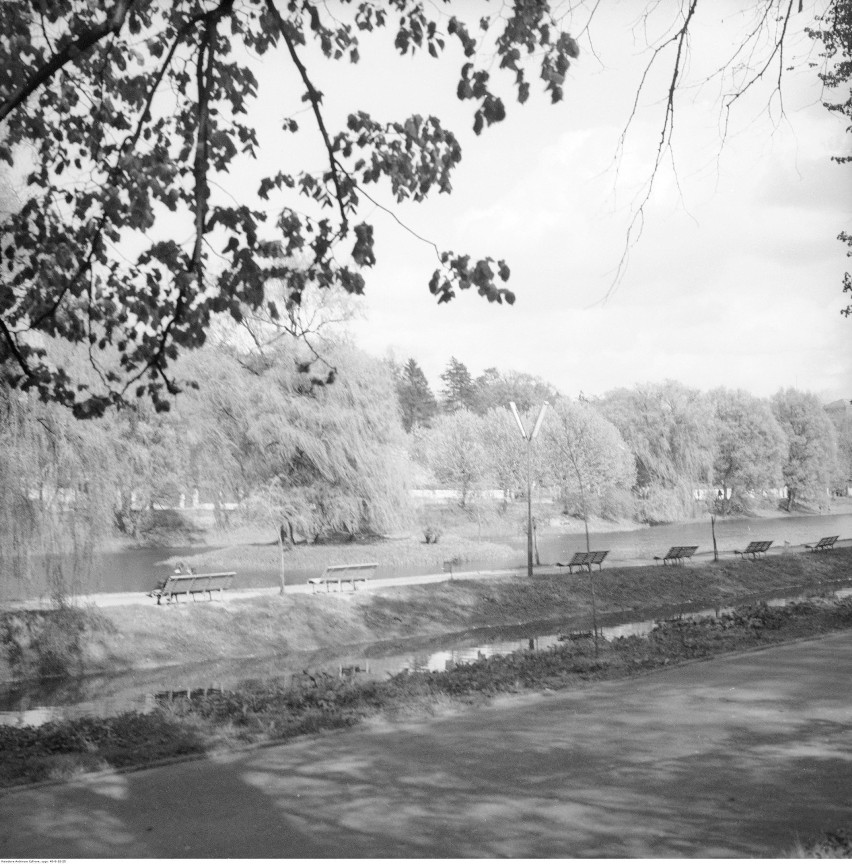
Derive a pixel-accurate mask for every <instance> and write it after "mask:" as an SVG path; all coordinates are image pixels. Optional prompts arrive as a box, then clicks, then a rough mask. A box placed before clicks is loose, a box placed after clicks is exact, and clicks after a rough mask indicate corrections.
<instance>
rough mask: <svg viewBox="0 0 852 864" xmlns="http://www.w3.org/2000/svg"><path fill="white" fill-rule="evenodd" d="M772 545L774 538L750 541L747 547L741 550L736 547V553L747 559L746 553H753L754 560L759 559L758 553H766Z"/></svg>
mask: <svg viewBox="0 0 852 864" xmlns="http://www.w3.org/2000/svg"><path fill="white" fill-rule="evenodd" d="M771 545H772V540H755V541H753V542H752V543H749V544H748V546H746V548H745V549H743V550H742V552H740V550H739V549H734V555H742V557H743V560H745V556H746V555H751V558H752V561H754V560H756V559H757V556H758V555H765V554H766V550H767V549H768V548H769V547H770V546H771Z"/></svg>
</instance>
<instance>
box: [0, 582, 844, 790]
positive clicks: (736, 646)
mask: <svg viewBox="0 0 852 864" xmlns="http://www.w3.org/2000/svg"><path fill="white" fill-rule="evenodd" d="M849 627H852V600H850V599H846V600H840V601H838V600H831V601H828V600H812V601H807V602H802V603H797V604H793V605H790V606H786V607H784V608H768V607H766V606H765V605H760V604H759V605H754V606H748V607H742V608H740V609H738V610H736V611H735V612H733V613H731V614H726V615H723V616H721V617H719V618H710V619H707V620H701V621H671V622H665V623H662V624H660V625H658V627H657V628H656V629H655V630H654V631H653V632H652V633H651V634H650V635H649V636H648V637H647V638H639V637H629V638H620V639H616V640H614V641H612V642H602V643H601V644H600V645H598V646H595V644H594V643H593V642H592V640H591V639H580V640H576V639H572V640H566V641H564V642H563V643H561V644H560V645H559V646H557V647H555V648H550V649H547V650H544V651H524V652H516V653H513V654H510V655H506V656H497V657H491V658H488V659H483V660H480V661H477V662H475V663H472V664H469V665H462V666H457V667H455V668H453V669H450V670H448V671H445V672H424V673H421V672H418V673H406V674H401V675H397V676H394V677H393V678H390V679H388V680H384V681H353V680H351V679H342V678H337V677H333V676H329V675H314V676H311V675H305V676H304V677H303V678H302V679H301V680H296V681H295V682H288V683H286V684H285V683H283V682H280V681H274V680H273V681H265V682H262V683H247V684H245V685H243V686H240V687H235V688H234V689H232V690H230V691H227V692H219V693H208V694H207V695H204V696H200V697H198V698H194V699H186V700H184V701H178V702H173V703H170V704H169V705H167V706H162V707H159V708H157V709H155V711H154V712H153V713H151V714H145V715H140V714H125V715H122V716H120V717H117V718H112V719H104V720H98V719H83V720H76V721H67V722H61V723H51V724H48V725H46V726H43V727H39V728H32V727H25V728H13V727H0V752H2V753H3V760H2V761H0V786H7V787H8V786H13V785H16V784H21V783H27V782H36V781H40V780H48V779H61V778H66V777H70V776H74V775H76V774H80V773H83V772H87V771H93V770H100V769H105V768H122V767H130V766H144V765H148V764H152V763H154V762H157V761H161V760H163V759H168V758H175V757H182V756H188V755H193V754H203V753H208V752H213V751H217V750H218V751H221V750H227V749H233V748H235V747H240V746H245V745H249V744H263V743H274V742H285V741H288V740H291V739H293V738H295V737H298V736H301V735H304V734H309V733H316V732H320V731H323V730H330V729H339V728H344V727H348V726H352V725H355V724H357V723H359V722H362V721H364V720H365V719H369V718H371V717H375V716H377V715H382V716H384V717H386V718H388V719H394V718H398V717H400V716H403V717H411V716H423V715H428V714H430V713H436V712H438V711H442V710H444V709H446V708H448V707H450V708H454V709H460V708H466V707H471V706H477V705H482V704H484V703H485V702H487V700H488V699H490V698H491V697H493V696H495V695H497V694H518V693H528V692H535V691H541V690H543V689H548V690H558V689H564V688H569V687H576V686H580V685H582V684H583V683H584V682H588V681H597V680H609V679H615V678H623V677H626V676H630V675H635V674H637V673H641V672H646V671H649V670H653V669H657V668H660V667H664V666H668V665H671V664H676V663H681V662H685V661H690V660H697V659H703V658H709V657H714V656H718V655H720V654H723V653H727V652H731V651H741V650H747V649H753V648H757V647H767V646H771V645H776V644H781V643H783V642H787V641H790V640H792V639H797V638H802V637H814V636H819V635H822V634H826V633H830V632H832V631H837V630H839V629H844V628H849Z"/></svg>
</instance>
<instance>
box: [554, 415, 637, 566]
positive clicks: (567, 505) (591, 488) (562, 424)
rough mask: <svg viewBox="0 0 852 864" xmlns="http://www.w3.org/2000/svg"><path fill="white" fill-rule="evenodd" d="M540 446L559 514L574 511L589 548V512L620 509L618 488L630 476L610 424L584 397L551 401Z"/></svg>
mask: <svg viewBox="0 0 852 864" xmlns="http://www.w3.org/2000/svg"><path fill="white" fill-rule="evenodd" d="M542 450H543V451H544V458H545V460H546V462H547V465H548V468H549V472H550V474H551V477H552V479H553V480H554V481H555V483H556V485H557V486H558V488H559V495H560V498H561V501H562V509H563V512H564V513H565V514H579V515H580V516H581V517H582V518H583V522H584V523H585V526H586V548H587V551H590V548H589V520H588V517H589V516H590V515H599V516H604V517H611V516H619V515H622V513H621V509H622V508H623V506H624V505H623V501H622V499H623V491H624V490H626V489H629V488H630V487H631V486H632V485H633V482H634V480H635V477H636V467H635V464H634V461H633V459H632V457H631V454H630V451H629V450H628V449H627V446H626V445H625V443H624V440H623V439H622V437H621V435H620V434H619V432H618V429H616V427H615V426H614V425H613V424H612V423H610V422H608V421H607V420H605V419H604V418H603V417H602V416H601V415H600V414H599V413H598V412H597V411H596V410H595V409H594V408H593V407H592V406H591V405H589V404H588V403H587V402H574V401H571V400H570V399H566V398H562V399H559V400H557V401H556V403H555V404H554V406H553V410H552V411H551V412H550V413H549V414H548V415H547V417H546V419H545V422H544V427H543V429H542Z"/></svg>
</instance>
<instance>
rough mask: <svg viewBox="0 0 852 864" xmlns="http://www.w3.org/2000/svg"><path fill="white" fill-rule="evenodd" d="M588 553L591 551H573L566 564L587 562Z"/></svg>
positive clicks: (572, 564)
mask: <svg viewBox="0 0 852 864" xmlns="http://www.w3.org/2000/svg"><path fill="white" fill-rule="evenodd" d="M589 555H591V552H575V553H574V557H573V558H572V559H571V560H570V561H569V562H568V566H569V567H573V566H574V565H575V564H588V563H589Z"/></svg>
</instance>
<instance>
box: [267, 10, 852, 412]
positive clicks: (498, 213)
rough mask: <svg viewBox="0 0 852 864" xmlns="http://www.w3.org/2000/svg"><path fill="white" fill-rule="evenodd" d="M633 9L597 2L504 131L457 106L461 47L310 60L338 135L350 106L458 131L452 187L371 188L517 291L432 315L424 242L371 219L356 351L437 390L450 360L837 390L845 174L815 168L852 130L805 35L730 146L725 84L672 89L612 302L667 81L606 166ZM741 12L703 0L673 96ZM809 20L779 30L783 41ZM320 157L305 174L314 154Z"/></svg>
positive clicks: (847, 355) (734, 27)
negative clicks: (662, 155) (498, 300)
mask: <svg viewBox="0 0 852 864" xmlns="http://www.w3.org/2000/svg"><path fill="white" fill-rule="evenodd" d="M663 5H664V6H665V4H663ZM740 5H741V6H743V7H749V6H753V4H750V3H747V2H744V3H742V4H740ZM625 6H626V7H629V10H628V9H625V8H624V7H625ZM638 8H639V4H632V3H628V4H609V6H608V7H607V8H605V9H603V10H602V11H601V12H600V13H599V15H598V17H597V18H596V19H595V22H594V29H593V31H592V32H593V36H594V49H595V52H594V53H592V52H591V51H590V50H589V49H588V42H583V43H582V47H583V48H584V49H585V50H584V51H583V53H582V55H581V57H580V59H579V60H577V61H575V62H574V64H573V65H572V68H571V70H570V73H569V80H568V82H567V83H566V87H565V100H564V101H563V102H562V103H560V104H558V105H555V106H554V105H551V104H550V101H549V98H547V96H546V95H545V94H544V93H543V92H542V88H540V87H539V82H538V81H537V79H536V80H535V82H534V84H533V95H532V96H531V98H530V100H529V102H528V103H527V104H526V105H524V106H519V105H517V104H516V103H515V104H512V105H509V116H508V119H507V120H506V121H505V122H504V123H502V124H498V125H497V126H494V127H492V128H491V129H488V130H486V131H485V132H484V133H483V134H482V135H481V136H480V137H478V138H477V137H476V136H475V135H474V134H473V132H472V129H471V125H472V114H471V105H470V103H467V104H463V103H459V102H458V101H457V100H456V98H455V85H456V81H457V76H458V68H459V65H460V62H461V57H460V54H458V53H455V54H453V57H454V59H453V61H452V62H442V63H438V62H435V61H431V60H430V59H429V58H428V57H420V56H418V58H416V59H414V60H412V59H410V58H402V59H400V58H399V57H398V56H397V55H395V53H394V52H393V49H392V48H391V47H390V45H389V43H390V39H388V38H387V35H385V36H384V37H383V38H382V39H381V40H380V42H379V43H378V44H376V45H374V44H373V43H372V42H370V41H365V43H364V47H363V49H362V52H361V53H362V58H363V59H362V62H361V63H360V64H359V65H357V66H354V67H350V66H348V65H344V64H325V65H323V64H319V65H313V66H312V75H313V76H314V79H315V83H317V86H318V87H319V89H321V90H322V91H323V92H324V94H325V103H324V104H325V107H326V111H327V113H328V116H329V119H330V125H331V126H332V127H335V126H338V125H342V123H343V122H344V118H345V114H346V113H347V112H348V111H350V110H353V108H356V107H357V108H362V109H364V110H367V111H369V112H370V113H372V114H373V115H374V117H375V118H376V119H387V120H392V119H403V118H404V117H406V116H408V115H409V114H412V113H415V112H416V113H421V114H429V113H434V114H437V115H438V116H440V117H441V118H442V120H443V121H444V123H445V125H446V126H447V127H449V128H451V129H453V131H454V132H456V134H457V135H458V137H459V139H460V140H461V143H462V147H463V151H464V158H463V161H462V163H461V165H460V166H459V168H458V169H457V173H456V175H455V180H454V192H453V194H452V196H440V197H438V198H435V199H434V200H433V201H430V202H427V203H425V204H422V205H411V206H402V207H400V206H396V205H395V204H394V202H393V200H392V199H391V197H390V195H389V193H388V191H387V189H386V188H383V187H371V191H372V190H374V189H375V190H376V191H375V192H374V194H375V195H376V197H377V198H378V199H379V200H380V201H381V202H382V203H383V204H386V205H388V206H389V207H392V208H393V209H394V211H395V212H396V214H397V215H398V216H399V217H400V218H401V219H402V220H403V221H404V222H405V223H406V224H407V225H409V226H410V227H411V228H412V229H413V230H414V231H416V232H417V233H419V234H421V235H423V236H424V237H427V238H429V239H430V240H432V241H434V242H435V243H436V244H437V245H438V246H439V247H440V248H441V249H452V250H454V251H457V252H469V253H471V254H472V255H473V256H475V257H480V256H484V255H491V256H493V257H495V258H505V259H506V260H507V262H508V263H509V265H510V267H511V270H512V277H511V281H510V283H509V287H510V288H511V289H512V290H513V291H514V292H515V293H516V294H517V302H516V303H515V305H514V306H511V307H510V306H505V305H504V306H494V305H489V304H488V302H487V301H486V300H484V299H483V298H481V297H479V296H477V295H476V294H475V293H470V292H467V293H466V294H464V295H460V296H458V297H457V298H456V300H454V301H453V302H452V303H449V304H444V305H441V306H437V305H436V303H435V300H434V298H433V297H432V296H431V295H430V294H429V292H428V288H427V282H428V279H429V277H430V275H431V273H432V270H433V269H434V268H435V266H436V260H435V253H434V250H433V249H432V248H431V247H429V246H428V245H426V244H424V243H423V242H421V241H419V240H417V239H415V238H414V237H412V236H411V235H410V234H408V233H406V232H405V231H403V230H402V229H400V228H399V226H398V225H396V224H395V223H394V221H393V220H392V219H391V218H390V217H389V216H387V215H386V214H384V213H383V212H381V211H379V210H376V211H374V212H370V209H369V207H368V209H367V210H366V211H365V215H366V216H368V217H369V218H371V220H372V221H373V222H374V223H375V225H376V231H377V257H378V264H377V266H376V267H375V268H374V269H373V270H372V271H370V272H369V273H368V274H367V296H366V301H365V303H364V304H363V307H362V310H361V316H362V317H361V318H360V319H359V320H358V321H356V322H355V323H354V324H353V325H352V328H351V329H352V332H353V334H354V337H355V339H356V341H357V343H358V344H359V345H360V346H361V347H363V348H364V349H366V350H368V351H369V352H371V353H373V354H376V355H378V356H385V355H386V354H387V353H388V352H392V354H393V355H394V356H395V357H396V359H397V360H399V361H400V362H404V361H405V360H406V359H407V358H408V357H413V358H415V359H416V360H417V361H418V362H419V363H420V365H421V366H422V367H423V369H424V371H425V372H426V375H427V377H428V378H429V381H430V383H431V384H432V387H433V389H435V390H436V391H437V390H439V389H440V388H441V381H440V379H439V375H440V373H441V372H442V371H443V370H444V368H445V366H446V364H447V361H448V360H449V358H450V356H451V355H453V356H455V357H457V358H458V359H459V360H461V361H463V362H464V363H465V364H467V366H468V368H469V369H470V370H471V372H472V373H473V374H474V375H476V374H479V373H480V372H481V371H482V370H483V369H484V368H486V367H489V366H496V367H498V368H500V369H503V370H508V369H516V370H519V371H525V372H530V373H532V374H535V375H538V376H541V377H542V378H545V379H547V380H549V381H551V382H552V383H553V384H554V385H556V386H557V387H558V388H559V389H561V390H562V391H563V392H565V393H567V394H569V395H572V396H576V395H577V394H578V393H579V392H580V391H583V392H585V393H586V394H587V395H589V394H600V393H603V392H605V391H606V390H608V389H611V388H614V387H618V386H629V385H632V384H634V383H638V382H648V381H661V380H664V379H666V378H674V379H677V380H679V381H682V382H683V383H685V384H688V385H692V386H695V387H698V388H701V389H709V388H712V387H716V386H720V385H724V386H728V387H742V388H745V389H747V390H749V391H750V392H752V393H754V394H756V395H760V396H767V395H770V394H771V393H773V392H775V391H776V390H778V389H779V388H781V387H785V386H794V387H798V388H800V389H806V390H811V391H814V392H816V393H817V394H819V395H820V396H821V397H823V398H824V399H826V400H828V399H835V398H840V397H846V398H850V397H852V350H850V344H852V339H850V337H852V320H848V319H845V318H843V317H842V316H841V315H840V314H839V310H840V308H841V307H842V306H845V305H846V303H847V302H848V301H849V299H850V298H848V296H846V297H844V295H843V294H842V292H841V281H842V276H843V272H844V270H845V269H846V268H847V266H848V262H847V260H846V258H845V250H844V246H843V245H842V244H841V243H840V242H838V241H837V240H836V236H837V234H838V233H839V231H840V230H841V229H843V228H849V227H850V221H852V220H850V216H852V212H850V211H852V194H850V193H851V192H852V170H850V168H849V166H846V167H844V166H839V165H837V164H835V163H832V162H831V161H830V159H829V157H830V155H831V154H841V153H848V152H849V136H846V135H845V133H844V124H843V122H842V120H841V119H839V118H837V117H836V116H832V115H830V114H829V112H827V111H826V110H825V109H824V108H823V107H822V106H821V104H820V99H821V92H820V84H819V81H818V80H817V78H816V73H815V71H814V70H812V69H809V68H808V67H807V63H806V59H805V56H804V55H805V52H807V51H809V50H811V51H812V47H811V45H810V40H808V39H807V38H805V37H803V36H802V37H801V38H797V40H794V44H798V50H799V55H798V57H797V58H796V59H795V69H794V71H792V72H787V73H785V76H784V83H783V99H784V113H783V115H782V114H781V112H780V105H779V101H778V97H777V95H776V96H774V97H772V99H771V100H770V95H771V90H772V86H771V85H772V81H771V80H770V81H769V82H768V84H767V86H764V87H758V88H755V90H754V91H753V92H752V94H751V95H750V97H749V98H746V99H743V100H741V102H740V103H739V104H738V106H737V109H736V111H735V112H734V113H733V115H732V121H731V124H730V127H729V132H728V136H727V139H726V141H725V143H724V145H723V144H722V142H721V138H720V102H719V97H720V84H719V83H718V82H710V83H709V84H706V85H705V86H703V87H698V86H693V87H690V88H689V89H688V90H687V91H686V92H684V93H682V94H681V96H680V97H679V100H680V101H679V102H678V105H677V115H676V118H675V135H674V143H673V164H674V167H673V164H672V159H667V160H666V162H665V163H664V164H663V166H662V168H661V170H660V173H659V174H658V177H657V182H656V186H655V189H654V191H653V195H652V197H651V200H650V203H649V205H648V207H647V208H646V217H645V222H644V232H643V234H642V237H641V239H640V240H639V242H638V243H637V244H636V245H635V246H634V247H633V248H632V250H631V252H630V258H629V263H628V266H627V269H626V272H625V274H624V277H623V279H622V280H621V281H620V283H619V284H618V286H617V287H616V288H615V289H614V290H611V288H612V281H613V278H614V275H615V272H616V269H617V267H618V263H619V260H620V258H621V255H622V252H623V249H624V243H625V237H626V232H627V229H628V225H629V223H630V219H631V214H632V212H633V207H635V203H636V200H637V194H639V193H640V190H641V188H642V186H643V184H644V183H645V182H646V181H647V179H648V177H649V173H650V171H651V167H652V165H653V158H654V148H655V146H656V142H657V141H658V139H659V135H660V129H661V122H662V116H663V104H662V102H661V101H660V100H661V98H662V96H663V94H664V92H665V86H666V82H665V80H664V78H663V75H662V74H660V75H652V76H651V77H650V79H649V91H648V96H647V97H646V98H645V99H644V100H643V102H642V105H641V110H640V112H639V114H638V115H637V117H636V119H635V120H634V123H633V125H632V127H631V130H630V132H629V135H628V138H627V145H626V147H625V149H624V151H623V153H622V156H621V158H620V160H619V159H617V154H618V141H619V135H620V134H621V132H622V130H623V129H624V126H625V123H626V121H627V118H628V115H629V113H630V107H631V104H632V101H633V98H634V95H635V90H636V86H637V83H638V80H639V76H640V75H641V71H642V69H643V68H644V65H645V63H646V62H647V54H643V53H642V51H641V49H642V47H643V40H642V38H641V36H638V35H637V33H636V31H635V30H633V29H631V26H630V25H631V23H632V22H633V20H634V19H633V18H632V17H631V16H633V15H635V13H636V11H637V10H638ZM735 8H736V5H735V4H727V5H726V4H724V3H713V4H707V8H703V7H702V6H701V5H699V14H698V17H697V19H696V21H695V33H696V34H697V36H696V37H694V38H693V41H692V43H691V55H690V66H689V79H688V83H689V82H692V83H695V82H698V81H700V80H701V79H702V78H703V77H705V76H706V73H707V72H708V71H709V70H710V69H711V67H713V66H718V65H720V64H721V62H722V60H723V59H724V58H725V57H726V56H727V54H729V53H730V51H731V46H732V44H733V43H732V36H733V34H735V33H742V32H743V29H744V28H745V27H746V26H747V25H748V21H749V20H750V19H749V17H748V16H747V15H744V14H738V13H736V12H734V11H732V10H735ZM722 9H726V11H727V13H728V14H727V17H726V18H725V19H724V22H721V21H720V20H719V18H718V16H719V11H720V10H722ZM606 15H610V16H611V17H609V18H607V17H605V16H606ZM702 16H703V17H702ZM714 16H716V17H714ZM580 20H582V19H578V22H579V21H580ZM663 21H664V19H663V18H662V17H661V18H659V19H657V20H656V21H652V22H651V26H652V28H653V27H654V26H656V25H657V24H659V25H660V26H662V23H663ZM810 23H811V19H810V18H809V17H808V16H806V15H798V16H795V17H794V26H795V28H797V30H798V31H799V32H801V31H802V30H803V28H804V27H805V26H806V25H807V24H810ZM569 29H571V28H569ZM573 29H574V31H575V32H576V31H577V30H578V29H579V25H578V26H577V27H575V28H573ZM661 60H663V61H665V60H670V55H664V56H663V57H662V58H661ZM792 60H793V58H792V57H790V56H789V55H788V61H792ZM271 62H272V61H268V60H265V63H266V64H270V63H271ZM495 67H496V64H495ZM668 70H670V66H669V65H666V64H664V65H663V66H661V73H665V72H666V71H668ZM276 74H277V73H276V70H275V68H274V66H270V65H267V68H266V69H265V70H264V73H263V77H262V82H263V86H262V90H261V101H262V104H263V105H264V106H270V105H271V104H272V103H274V104H275V105H276V110H275V111H274V113H273V112H270V116H269V121H268V122H269V123H270V124H272V126H277V125H278V122H279V118H280V116H281V114H282V113H286V111H283V112H282V111H279V110H278V107H277V106H279V105H286V104H287V102H288V101H292V98H295V97H292V98H291V97H290V96H289V94H288V95H284V93H285V91H289V92H291V93H292V92H293V91H291V90H290V87H289V86H288V87H284V86H283V85H282V84H281V82H280V79H279V78H276ZM493 74H494V75H495V76H496V75H499V74H501V73H499V72H498V70H497V69H496V68H495V69H494V72H493ZM772 74H774V73H772ZM767 77H768V78H771V75H768V76H767ZM270 82H272V83H270ZM507 84H508V79H507ZM505 92H506V94H507V96H508V95H509V94H510V90H509V89H508V86H507V88H506V91H505ZM296 96H298V94H296ZM296 104H298V102H297V101H295V102H293V105H296ZM767 106H769V107H767ZM300 107H301V108H304V106H300ZM309 120H310V117H308V116H303V119H302V123H303V124H305V125H307V124H308V122H309ZM270 128H272V127H270ZM316 159H317V163H316V166H315V167H321V164H322V154H321V153H320V152H318V151H317V153H316ZM675 170H676V173H675Z"/></svg>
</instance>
